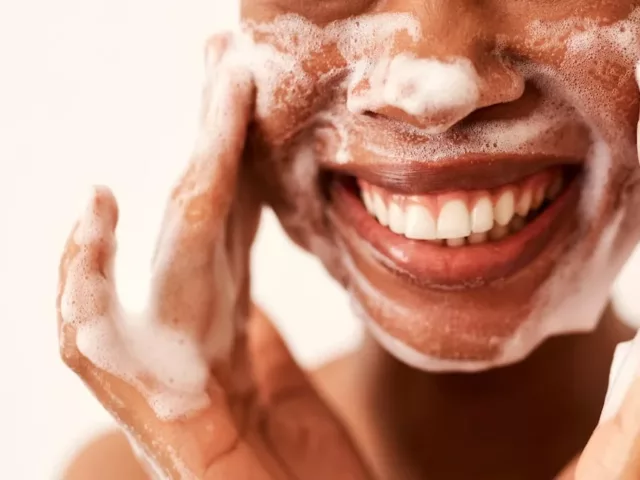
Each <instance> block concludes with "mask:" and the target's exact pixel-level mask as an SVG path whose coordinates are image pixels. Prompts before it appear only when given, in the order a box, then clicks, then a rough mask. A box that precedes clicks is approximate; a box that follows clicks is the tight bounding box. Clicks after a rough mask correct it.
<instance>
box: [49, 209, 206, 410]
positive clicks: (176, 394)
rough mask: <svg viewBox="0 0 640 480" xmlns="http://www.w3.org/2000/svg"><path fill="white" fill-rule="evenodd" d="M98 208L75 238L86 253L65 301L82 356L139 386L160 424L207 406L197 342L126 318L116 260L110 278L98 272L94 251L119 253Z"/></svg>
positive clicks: (147, 320) (152, 321)
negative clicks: (117, 289)
mask: <svg viewBox="0 0 640 480" xmlns="http://www.w3.org/2000/svg"><path fill="white" fill-rule="evenodd" d="M94 208H97V207H95V206H94V205H93V200H92V203H91V205H90V206H89V207H88V208H87V210H86V212H85V213H84V215H83V219H82V221H81V222H80V223H79V225H78V227H77V230H76V232H75V235H74V237H73V240H74V242H75V243H76V244H77V246H78V248H79V249H80V252H81V253H79V254H77V255H76V256H75V258H74V259H73V261H72V262H71V264H70V265H69V266H68V269H67V278H66V283H65V289H64V291H63V294H62V297H61V302H60V314H61V318H62V321H63V322H64V323H66V324H69V325H71V326H73V327H74V329H75V332H76V338H75V343H76V347H77V349H78V351H79V352H80V353H81V354H82V355H83V356H84V357H85V358H86V359H87V360H88V361H89V362H91V363H92V364H93V365H95V366H96V367H98V368H99V369H101V370H103V371H104V372H106V373H108V374H111V375H113V376H115V377H117V378H119V379H121V380H123V381H125V382H128V383H129V384H131V385H132V386H134V387H136V389H137V390H138V391H139V392H140V394H141V395H143V396H144V397H145V399H146V400H147V402H148V404H149V405H150V406H151V408H152V409H153V410H154V412H155V414H156V415H157V417H158V418H160V419H163V420H171V419H175V418H179V417H182V416H184V415H187V414H190V413H191V412H194V411H197V410H200V409H202V408H204V407H206V406H207V405H208V404H209V397H208V395H207V393H206V386H207V380H208V375H209V372H208V367H207V363H206V361H205V358H204V356H203V355H202V353H201V351H200V347H199V346H198V345H197V343H196V342H195V340H194V339H193V338H191V337H190V336H188V335H186V334H184V333H181V332H178V331H174V330H173V329H171V328H169V327H168V326H166V325H164V324H163V323H162V322H160V320H159V318H157V317H154V316H152V315H150V314H149V313H145V314H142V315H136V316H133V315H128V314H126V313H125V312H124V310H123V308H122V307H121V306H120V305H119V303H118V302H117V296H116V292H115V288H114V286H113V284H112V283H111V281H110V280H108V279H109V278H113V262H112V259H111V260H110V264H108V265H106V271H105V276H102V274H101V273H100V272H96V271H94V270H93V269H95V268H96V267H95V266H94V265H91V264H90V262H91V261H92V259H91V249H95V248H97V247H96V245H99V244H101V243H103V242H105V243H106V242H111V243H110V245H111V248H112V249H113V250H115V239H114V238H113V233H112V232H108V231H107V230H106V227H105V226H104V222H105V220H104V219H103V218H100V217H99V216H98V215H99V214H97V213H96V212H95V211H94ZM103 214H104V213H103ZM105 277H106V278H105ZM63 340H64V339H63ZM63 348H64V347H63Z"/></svg>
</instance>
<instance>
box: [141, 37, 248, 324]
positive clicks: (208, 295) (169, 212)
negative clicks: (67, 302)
mask: <svg viewBox="0 0 640 480" xmlns="http://www.w3.org/2000/svg"><path fill="white" fill-rule="evenodd" d="M232 43H233V39H232V38H231V37H230V36H228V35H226V36H218V37H214V38H213V39H212V40H210V41H209V44H208V49H207V80H206V85H205V89H204V93H203V105H202V115H201V125H200V130H199V133H198V139H197V142H196V147H195V149H194V152H193V154H192V156H191V159H190V162H189V164H188V166H187V169H186V171H185V173H184V174H183V175H182V177H181V178H180V180H179V181H178V183H177V185H176V187H175V188H174V189H173V191H172V194H171V197H170V199H169V202H168V205H167V207H166V211H165V217H164V221H163V225H162V230H161V233H160V237H159V241H158V244H157V247H156V253H155V257H154V261H153V266H152V268H153V275H154V285H153V291H152V296H153V298H152V303H155V307H154V308H155V310H156V312H155V314H156V316H157V318H158V319H159V321H161V322H164V323H170V324H171V326H172V327H174V328H177V329H180V330H182V331H186V332H188V333H190V334H192V335H194V336H196V337H199V336H202V335H203V334H204V333H205V332H204V331H203V330H204V329H205V328H206V325H207V322H208V320H210V319H211V318H212V316H213V315H214V312H212V309H216V308H218V307H222V305H220V303H219V302H218V303H216V301H215V299H213V298H212V295H214V293H215V292H214V291H213V290H214V288H215V287H216V286H217V287H220V288H224V287H227V285H225V283H226V282H225V281H224V280H223V278H215V277H216V274H215V271H217V272H218V277H220V276H221V277H226V275H221V274H220V273H219V272H221V271H222V272H223V273H224V269H225V268H227V267H226V265H225V262H226V259H225V255H224V252H220V251H219V250H220V248H221V247H223V246H224V238H223V237H224V228H225V226H226V219H227V216H228V214H229V209H230V206H231V203H232V202H233V199H234V196H235V195H236V187H237V178H238V171H239V167H240V163H241V161H242V158H243V153H244V145H245V141H246V136H247V128H248V125H249V122H250V121H251V117H252V108H253V95H254V87H253V80H252V78H251V75H250V74H249V73H248V72H247V71H246V70H245V69H243V68H242V67H241V66H240V65H239V63H238V62H236V58H235V56H234V53H233V51H232V49H233V44H232ZM216 284H217V285H216Z"/></svg>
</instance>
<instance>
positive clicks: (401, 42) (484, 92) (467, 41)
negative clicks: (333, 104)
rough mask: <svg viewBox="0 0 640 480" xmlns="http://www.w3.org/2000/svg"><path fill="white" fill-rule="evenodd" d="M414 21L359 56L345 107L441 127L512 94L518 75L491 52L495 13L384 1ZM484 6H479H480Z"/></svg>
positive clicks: (518, 91) (434, 2)
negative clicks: (380, 48)
mask: <svg viewBox="0 0 640 480" xmlns="http://www.w3.org/2000/svg"><path fill="white" fill-rule="evenodd" d="M385 5H386V7H387V9H389V11H392V10H393V11H395V12H398V11H399V10H404V11H406V12H407V13H411V14H412V16H413V17H414V18H415V21H416V22H418V23H419V27H420V28H419V29H417V30H418V31H419V33H418V34H416V35H414V36H413V37H411V36H410V35H397V36H396V38H395V41H394V44H393V46H388V47H386V48H384V51H385V53H384V54H381V55H379V56H377V57H376V58H369V59H363V60H362V61H361V62H360V64H359V65H358V67H357V68H356V71H355V72H354V75H353V77H352V81H351V84H350V86H349V92H348V97H347V107H348V108H349V110H350V111H352V112H353V113H356V114H375V115H379V116H383V117H387V118H391V119H394V120H399V121H402V122H406V123H408V124H411V125H413V126H415V127H417V128H420V129H422V130H425V131H426V132H427V133H430V134H438V133H443V132H445V131H447V130H449V129H450V128H452V127H453V126H454V125H456V124H458V123H459V122H461V121H462V120H464V119H465V118H467V117H468V116H469V115H470V114H471V113H473V112H474V111H476V110H479V109H481V108H485V107H490V106H492V105H497V104H502V103H508V102H512V101H515V100H517V99H519V98H520V97H521V96H522V95H523V93H524V90H525V80H524V78H523V77H522V76H521V75H520V74H519V73H518V72H517V71H516V70H515V69H513V68H512V67H511V66H510V64H509V61H508V59H506V58H503V57H502V56H501V55H500V54H498V53H497V52H498V49H497V48H496V46H497V45H498V43H497V35H498V32H497V29H496V28H495V24H496V22H495V19H493V20H494V21H492V19H491V18H488V17H489V15H488V14H487V9H486V8H484V9H483V8H482V7H480V6H479V2H470V1H468V0H426V1H425V0H421V1H420V2H418V1H415V0H396V1H393V0H389V1H387V2H385ZM483 10H484V11H483Z"/></svg>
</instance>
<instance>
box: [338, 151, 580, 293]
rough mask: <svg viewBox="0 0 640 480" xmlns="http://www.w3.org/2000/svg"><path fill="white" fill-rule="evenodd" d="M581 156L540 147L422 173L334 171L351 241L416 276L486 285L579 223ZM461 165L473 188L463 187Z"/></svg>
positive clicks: (342, 226) (425, 281)
mask: <svg viewBox="0 0 640 480" xmlns="http://www.w3.org/2000/svg"><path fill="white" fill-rule="evenodd" d="M577 163H578V162H577V161H571V162H565V163H562V164H559V163H558V162H557V161H556V164H555V165H554V164H553V162H552V159H549V158H541V159H539V161H537V162H536V161H535V160H534V159H533V157H531V159H528V161H527V162H524V163H523V162H519V163H518V162H514V161H513V160H512V161H511V162H510V163H508V164H507V163H505V162H490V163H487V162H483V163H482V164H472V165H471V166H470V167H469V166H468V165H467V166H466V167H463V168H456V165H455V162H452V163H451V164H450V166H449V168H442V169H441V170H439V171H438V170H436V171H433V170H432V171H431V173H430V174H429V175H428V176H427V178H426V179H425V178H422V179H421V180H420V181H417V182H415V181H412V177H411V176H409V177H405V178H403V179H401V181H398V179H400V177H397V176H394V177H392V180H391V181H387V180H384V179H387V178H388V177H386V176H385V174H384V172H385V171H386V170H385V169H382V170H380V169H377V170H376V171H368V172H365V173H364V174H363V175H357V176H352V175H344V168H341V169H340V173H337V174H336V173H335V172H334V174H333V175H332V181H331V187H330V193H331V198H332V207H331V209H330V217H331V219H332V220H333V223H334V226H335V227H336V231H337V233H338V234H339V235H340V236H341V237H342V238H343V239H344V241H346V242H347V244H348V245H347V246H348V247H349V250H350V251H352V252H360V253H359V254H366V255H370V256H371V257H373V259H374V260H375V261H377V262H379V263H380V264H382V265H383V266H384V267H386V268H387V269H388V270H389V271H390V272H391V273H393V274H395V275H399V276H401V277H405V278H406V279H407V280H408V281H410V282H411V283H413V284H418V285H422V286H426V287H442V288H449V289H450V288H471V287H478V286H483V285H487V284H489V283H491V282H494V281H496V280H499V279H504V278H506V277H509V276H511V275H514V274H515V273H517V272H518V271H520V270H521V269H522V268H524V267H525V266H526V265H527V264H528V263H529V262H531V261H532V260H534V259H535V258H536V257H537V256H538V255H539V254H541V252H543V251H544V250H545V247H547V246H548V245H549V243H550V242H552V240H553V239H554V238H555V237H557V236H559V235H561V234H562V233H561V231H566V230H568V229H569V228H571V227H572V226H573V225H574V223H575V222H573V221H572V220H575V217H574V216H573V215H572V214H573V212H575V210H576V209H575V208H574V207H575V206H576V204H577V201H578V199H579V193H580V178H581V176H580V175H579V173H580V169H579V168H577V167H576V165H577ZM452 164H453V165H454V166H451V165H452ZM500 164H502V167H503V168H500ZM460 165H461V164H458V165H457V166H458V167H459V166H460ZM518 165H520V167H518ZM523 165H524V166H523ZM405 169H406V166H405ZM518 169H519V176H518ZM416 170H417V169H415V168H414V169H413V171H416ZM453 170H458V172H462V173H461V174H460V175H459V176H458V178H459V179H462V180H461V181H460V182H459V183H460V184H461V185H463V186H464V187H471V188H461V187H458V188H455V187H454V185H455V182H454V181H453V180H454V179H455V178H456V176H455V173H454V171H453ZM465 171H466V172H469V171H475V172H476V173H478V172H481V173H478V174H477V175H475V176H473V175H469V174H468V173H467V174H465V173H464V172H465ZM491 171H494V175H493V176H492V175H491ZM362 172H364V170H360V171H359V172H358V173H362ZM531 172H535V173H531ZM370 179H377V180H378V181H377V183H372V182H371V181H370ZM504 180H508V181H507V182H504ZM374 181H375V180H374ZM389 185H393V186H394V187H395V188H389ZM398 185H401V187H400V188H398ZM425 186H426V187H427V188H428V187H432V189H431V190H425V189H424V187H425ZM438 187H448V189H447V190H441V189H440V188H438ZM452 187H453V188H452ZM416 192H419V193H416Z"/></svg>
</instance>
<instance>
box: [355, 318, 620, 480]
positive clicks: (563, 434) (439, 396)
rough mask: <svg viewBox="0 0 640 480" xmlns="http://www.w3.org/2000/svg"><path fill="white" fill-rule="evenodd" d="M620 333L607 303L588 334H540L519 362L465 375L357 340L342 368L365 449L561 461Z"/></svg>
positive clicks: (582, 434) (576, 445) (591, 414)
mask: <svg viewBox="0 0 640 480" xmlns="http://www.w3.org/2000/svg"><path fill="white" fill-rule="evenodd" d="M628 338H631V330H630V329H628V328H626V327H624V326H623V325H622V324H621V323H620V322H619V321H618V319H617V318H616V316H615V315H614V314H613V312H612V311H611V310H610V309H608V310H607V312H606V313H605V315H604V316H603V318H602V321H601V322H600V325H599V327H598V328H597V329H596V331H594V332H592V333H589V334H581V335H567V336H563V337H557V338H553V339H550V340H548V341H547V342H545V343H544V344H543V345H542V346H540V347H539V348H538V349H537V350H536V351H535V352H534V353H533V354H532V355H531V356H530V357H529V358H527V359H526V360H525V361H523V362H520V363H518V364H516V365H513V366H510V367H504V368H499V369H495V370H491V371H487V372H484V373H474V374H432V373H428V372H421V371H417V370H414V369H412V368H409V367H407V366H406V365H404V364H402V363H400V362H398V361H397V360H395V359H394V358H393V357H391V356H390V355H389V354H388V353H386V352H385V351H384V350H383V349H382V348H381V347H380V346H378V345H377V343H375V342H374V341H373V340H371V339H367V341H366V342H365V346H364V348H363V349H362V350H361V352H360V353H359V356H358V357H357V359H356V361H355V363H354V368H355V370H356V371H355V372H352V373H355V374H356V375H355V378H357V379H358V393H357V395H358V396H360V395H362V396H361V397H360V398H362V402H363V403H364V405H365V408H364V409H363V411H364V412H366V413H364V414H363V415H364V416H366V417H367V418H363V419H362V422H359V423H361V424H362V425H369V426H370V427H366V428H371V429H372V430H371V431H369V432H367V433H366V434H365V437H366V438H370V439H373V440H372V441H373V442H374V444H372V445H371V448H372V449H373V450H376V449H383V450H384V451H386V450H388V449H389V447H390V446H395V447H392V448H393V449H394V450H397V455H398V457H402V458H397V459H396V460H397V461H398V462H402V464H404V465H410V464H412V463H415V462H416V461H417V462H418V463H419V462H420V459H424V458H425V455H426V456H427V457H429V458H430V459H432V460H431V462H432V463H433V457H434V456H435V457H436V458H439V459H440V460H441V461H442V462H443V463H444V464H446V463H447V462H448V460H447V459H446V455H447V452H449V453H448V454H449V455H451V454H452V453H453V454H454V455H455V456H456V458H457V459H458V462H459V459H460V458H465V459H467V461H469V462H470V464H473V463H474V462H475V464H476V467H477V466H478V465H479V464H483V463H487V462H489V463H491V462H502V463H504V462H505V458H506V459H508V460H507V462H508V461H513V462H515V463H518V462H519V461H523V459H520V460H519V459H518V457H522V455H525V456H526V455H531V453H532V452H531V450H532V448H535V449H539V448H543V449H545V450H546V452H538V454H539V455H540V456H544V455H547V456H550V457H551V458H549V459H548V462H549V465H556V464H557V465H562V462H566V461H568V459H570V458H572V457H573V456H574V455H575V454H577V453H578V452H579V450H580V449H581V448H582V446H584V444H585V443H586V441H587V440H588V438H589V435H590V433H591V431H592V430H593V428H594V427H595V425H596V424H597V421H598V418H599V414H600V410H601V408H602V404H603V401H604V396H605V393H606V389H607V384H608V375H609V369H610V365H611V360H612V357H613V352H614V349H615V346H616V345H617V344H618V343H619V342H622V341H625V340H627V339H628ZM352 377H353V375H352ZM358 403H361V402H358ZM375 442H377V443H378V444H377V445H376V444H375ZM380 443H384V446H383V445H381V444H380ZM465 445H469V446H470V447H469V451H468V452H466V451H465V453H464V457H460V450H461V449H464V446H465ZM427 452H430V453H428V454H427ZM437 452H442V454H441V455H439V454H437ZM496 455H497V456H498V457H500V458H496ZM410 456H416V458H413V459H412V458H406V457H410ZM529 463H530V462H529ZM416 468H417V469H418V470H419V469H420V467H419V466H416ZM443 468H444V466H443ZM515 468H517V467H516V466H515V465H514V469H515ZM549 468H555V466H553V467H549ZM543 470H544V468H543ZM420 473H421V474H423V473H425V472H420ZM520 474H521V471H520ZM516 477H517V478H521V477H518V475H516ZM543 477H544V475H543ZM543 477H537V478H543ZM420 478H421V477H420ZM547 478H549V477H547Z"/></svg>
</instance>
